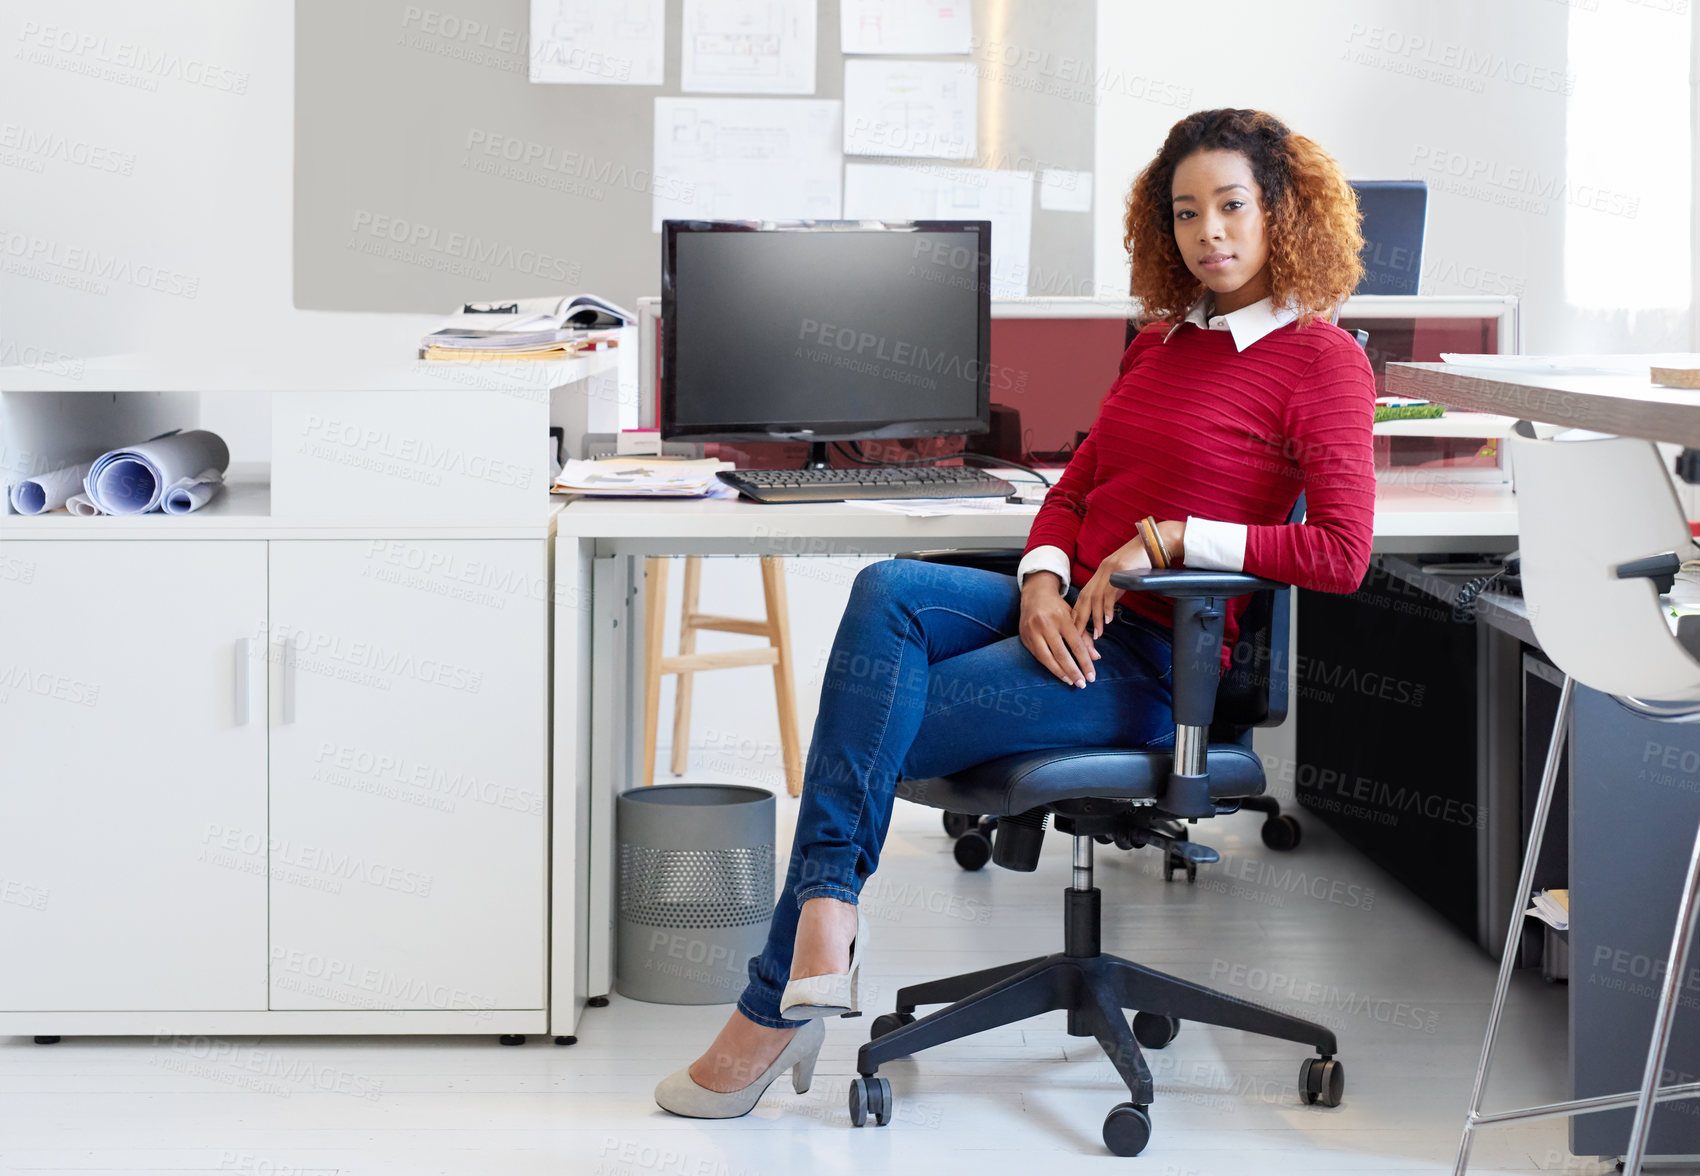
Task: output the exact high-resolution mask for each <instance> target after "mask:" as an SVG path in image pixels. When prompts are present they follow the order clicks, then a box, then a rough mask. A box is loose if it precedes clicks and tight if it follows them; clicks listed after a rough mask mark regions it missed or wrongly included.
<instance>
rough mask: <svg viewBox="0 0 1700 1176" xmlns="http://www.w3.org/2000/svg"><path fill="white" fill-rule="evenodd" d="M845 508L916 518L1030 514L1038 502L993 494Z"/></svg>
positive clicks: (862, 502) (860, 501) (867, 502)
mask: <svg viewBox="0 0 1700 1176" xmlns="http://www.w3.org/2000/svg"><path fill="white" fill-rule="evenodd" d="M844 505H845V506H860V507H862V508H864V509H866V510H883V511H887V512H889V513H891V514H905V515H910V516H912V517H914V518H918V519H930V518H937V517H939V516H940V515H959V514H1029V515H1030V514H1034V513H1036V512H1037V511H1038V509H1039V505H1038V503H1032V502H1006V501H1005V500H1004V499H1002V498H999V497H997V496H996V495H990V494H989V495H986V496H984V497H978V498H851V499H848V500H846V501H845V503H844Z"/></svg>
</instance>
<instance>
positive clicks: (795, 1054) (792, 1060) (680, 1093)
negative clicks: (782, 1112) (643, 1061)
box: [655, 1021, 826, 1119]
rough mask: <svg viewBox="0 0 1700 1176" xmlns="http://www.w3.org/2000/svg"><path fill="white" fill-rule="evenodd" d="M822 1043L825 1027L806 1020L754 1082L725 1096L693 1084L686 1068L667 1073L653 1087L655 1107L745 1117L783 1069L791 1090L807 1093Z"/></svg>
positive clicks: (695, 1115)
mask: <svg viewBox="0 0 1700 1176" xmlns="http://www.w3.org/2000/svg"><path fill="white" fill-rule="evenodd" d="M825 1040H826V1026H825V1025H824V1024H823V1023H822V1022H820V1021H810V1022H809V1023H808V1024H807V1025H804V1026H803V1027H802V1028H801V1029H799V1030H797V1033H796V1036H794V1037H792V1038H791V1040H790V1041H789V1042H788V1043H786V1046H785V1048H784V1049H782V1050H780V1051H779V1056H778V1057H777V1058H774V1059H773V1065H771V1066H769V1067H768V1068H767V1069H766V1070H765V1071H764V1072H763V1073H762V1075H761V1077H759V1078H757V1079H756V1080H755V1081H754V1082H752V1083H750V1084H749V1085H748V1086H745V1087H743V1088H742V1089H740V1090H733V1091H729V1092H727V1093H725V1094H722V1093H720V1091H718V1090H710V1089H708V1088H707V1087H706V1086H699V1085H697V1081H696V1079H695V1078H692V1077H691V1068H690V1067H689V1066H686V1067H685V1068H684V1069H683V1070H680V1071H679V1072H678V1073H676V1074H669V1075H667V1077H665V1078H663V1079H662V1080H661V1081H660V1082H659V1083H658V1084H657V1085H656V1087H655V1104H656V1105H657V1106H659V1107H660V1108H661V1109H662V1110H664V1111H671V1112H672V1113H673V1114H675V1115H683V1116H684V1117H685V1118H687V1119H736V1118H738V1117H739V1116H740V1115H747V1114H749V1113H750V1111H751V1110H752V1109H753V1108H754V1107H755V1105H756V1103H757V1102H759V1101H761V1096H762V1095H763V1094H766V1093H767V1088H768V1087H769V1086H771V1085H773V1080H774V1079H775V1078H777V1077H779V1075H780V1074H781V1073H783V1072H784V1071H785V1070H786V1069H789V1070H790V1071H791V1089H793V1090H795V1091H796V1092H797V1093H798V1094H807V1093H808V1090H809V1086H810V1084H811V1083H813V1082H814V1079H815V1062H816V1060H818V1059H819V1057H820V1047H821V1043H822V1042H823V1041H825Z"/></svg>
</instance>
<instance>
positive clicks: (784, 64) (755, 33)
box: [679, 0, 815, 94]
mask: <svg viewBox="0 0 1700 1176" xmlns="http://www.w3.org/2000/svg"><path fill="white" fill-rule="evenodd" d="M679 41H680V48H679V89H681V90H683V91H685V92H686V93H692V94H813V93H814V92H815V0H685V12H684V23H683V26H682V30H681V32H680V36H679Z"/></svg>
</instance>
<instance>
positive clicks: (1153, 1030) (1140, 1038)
mask: <svg viewBox="0 0 1700 1176" xmlns="http://www.w3.org/2000/svg"><path fill="white" fill-rule="evenodd" d="M1180 1032H1181V1021H1180V1018H1179V1017H1170V1016H1165V1015H1164V1014H1162V1013H1135V1014H1134V1015H1133V1039H1134V1040H1135V1041H1137V1042H1139V1044H1140V1045H1141V1046H1143V1047H1145V1048H1146V1049H1162V1048H1163V1047H1164V1046H1166V1045H1168V1044H1169V1042H1171V1041H1173V1040H1174V1039H1175V1038H1176V1037H1178V1036H1180Z"/></svg>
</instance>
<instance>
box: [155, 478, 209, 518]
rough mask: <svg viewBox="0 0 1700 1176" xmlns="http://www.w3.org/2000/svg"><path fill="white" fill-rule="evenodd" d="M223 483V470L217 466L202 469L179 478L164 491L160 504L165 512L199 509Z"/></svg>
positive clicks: (185, 511)
mask: <svg viewBox="0 0 1700 1176" xmlns="http://www.w3.org/2000/svg"><path fill="white" fill-rule="evenodd" d="M223 483H224V471H223V470H221V469H218V468H217V467H213V468H211V469H205V470H202V471H201V472H200V473H199V474H197V475H196V476H195V477H193V478H179V479H178V480H177V481H175V482H173V483H172V484H171V488H170V489H168V490H167V491H166V492H165V497H164V498H163V499H162V500H161V501H160V506H161V507H162V508H163V509H164V511H165V513H166V514H188V513H189V512H190V511H192V510H200V509H201V507H203V506H205V505H206V504H207V502H208V501H209V500H210V499H211V498H212V496H213V491H215V490H217V489H218V488H219V486H221V485H223Z"/></svg>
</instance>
